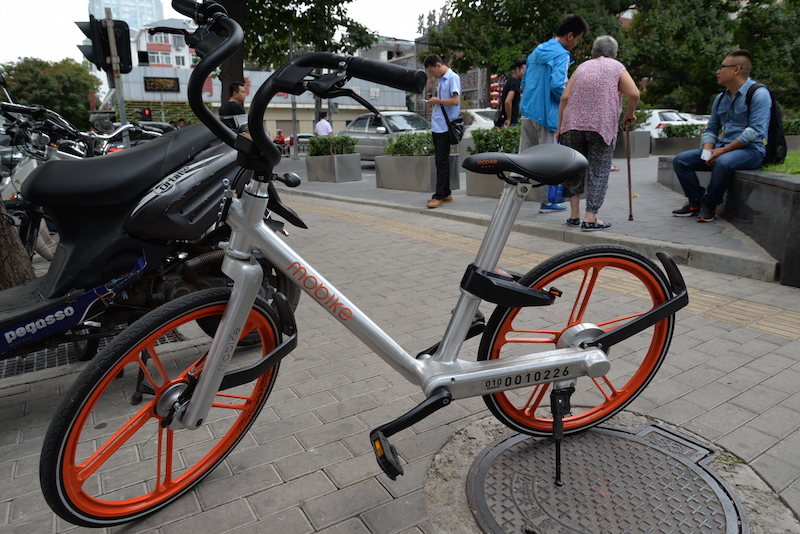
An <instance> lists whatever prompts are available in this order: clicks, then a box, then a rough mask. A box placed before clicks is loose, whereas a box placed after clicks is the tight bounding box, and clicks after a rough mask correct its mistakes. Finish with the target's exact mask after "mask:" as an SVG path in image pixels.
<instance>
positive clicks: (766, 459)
mask: <svg viewBox="0 0 800 534" xmlns="http://www.w3.org/2000/svg"><path fill="white" fill-rule="evenodd" d="M750 466H751V467H752V468H753V469H755V470H756V472H757V473H758V474H759V475H760V476H761V478H763V479H764V480H767V481H769V482H768V483H769V485H770V486H771V487H772V489H774V490H775V491H778V492H781V491H783V490H785V489H786V488H788V487H789V485H790V484H792V483H793V482H795V481H797V480H798V479H800V468H797V467H793V466H791V465H787V464H786V462H785V461H783V460H782V459H781V458H776V457H774V456H772V455H771V454H762V455H761V456H759V457H758V458H756V459H755V460H753V462H752V463H751V464H750Z"/></svg>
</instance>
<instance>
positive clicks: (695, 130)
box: [664, 124, 706, 137]
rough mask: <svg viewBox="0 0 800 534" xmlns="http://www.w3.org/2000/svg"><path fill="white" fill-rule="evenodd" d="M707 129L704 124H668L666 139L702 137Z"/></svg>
mask: <svg viewBox="0 0 800 534" xmlns="http://www.w3.org/2000/svg"><path fill="white" fill-rule="evenodd" d="M705 129H706V127H705V125H704V124H667V125H666V126H664V137H702V136H703V132H704V131H705Z"/></svg>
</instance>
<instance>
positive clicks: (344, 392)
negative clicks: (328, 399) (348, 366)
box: [331, 376, 390, 400]
mask: <svg viewBox="0 0 800 534" xmlns="http://www.w3.org/2000/svg"><path fill="white" fill-rule="evenodd" d="M388 387H390V384H389V382H387V381H386V380H385V379H384V378H383V377H381V376H374V377H372V378H367V379H366V380H359V381H358V382H353V383H352V384H347V385H345V386H340V387H337V388H334V389H332V390H331V393H333V395H335V396H336V398H337V399H338V400H346V399H350V398H353V397H358V396H359V395H364V394H366V393H371V392H373V391H378V390H381V389H386V388H388Z"/></svg>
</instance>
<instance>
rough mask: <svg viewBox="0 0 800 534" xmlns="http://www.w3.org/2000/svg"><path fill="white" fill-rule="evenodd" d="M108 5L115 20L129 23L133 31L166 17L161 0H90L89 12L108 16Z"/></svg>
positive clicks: (100, 16) (97, 16)
mask: <svg viewBox="0 0 800 534" xmlns="http://www.w3.org/2000/svg"><path fill="white" fill-rule="evenodd" d="M107 7H108V8H111V15H112V16H113V17H114V20H124V21H125V22H127V23H128V28H130V30H131V33H136V32H137V31H139V29H141V28H143V27H144V26H145V25H147V24H150V23H152V22H153V21H155V20H161V19H163V18H164V7H163V6H162V5H161V0H89V13H90V14H92V15H94V17H95V18H97V19H104V18H106V8H107Z"/></svg>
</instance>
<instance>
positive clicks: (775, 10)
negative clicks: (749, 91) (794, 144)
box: [734, 0, 800, 111]
mask: <svg viewBox="0 0 800 534" xmlns="http://www.w3.org/2000/svg"><path fill="white" fill-rule="evenodd" d="M737 21H738V25H737V27H736V29H735V31H734V39H735V42H736V43H737V44H738V46H739V47H741V48H744V49H747V50H749V51H750V52H751V53H752V54H753V71H752V72H751V77H752V78H753V79H755V80H758V81H760V82H763V83H765V84H767V85H768V86H769V87H770V89H771V90H772V91H773V94H774V95H775V98H776V100H778V101H779V102H780V103H781V105H782V106H783V108H784V110H786V108H789V109H794V110H795V111H800V82H798V78H797V72H798V70H800V40H798V39H797V29H798V28H799V27H800V2H798V0H781V1H778V0H753V1H750V2H748V3H747V4H746V5H745V6H744V7H743V8H742V10H741V11H740V12H739V14H738V17H737Z"/></svg>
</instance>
